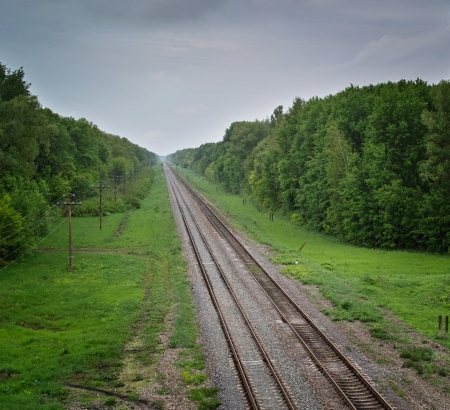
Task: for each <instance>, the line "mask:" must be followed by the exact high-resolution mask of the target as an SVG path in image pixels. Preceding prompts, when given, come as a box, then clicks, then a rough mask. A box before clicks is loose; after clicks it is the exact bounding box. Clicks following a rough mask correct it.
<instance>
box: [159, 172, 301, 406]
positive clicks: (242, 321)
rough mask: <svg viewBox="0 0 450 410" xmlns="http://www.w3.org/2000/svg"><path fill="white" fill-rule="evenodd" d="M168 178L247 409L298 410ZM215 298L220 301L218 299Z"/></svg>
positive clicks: (199, 229) (184, 204)
mask: <svg viewBox="0 0 450 410" xmlns="http://www.w3.org/2000/svg"><path fill="white" fill-rule="evenodd" d="M167 175H169V178H168V181H169V184H170V186H171V188H172V190H173V193H174V196H175V199H176V202H177V206H178V208H179V210H180V213H181V216H182V219H183V222H184V225H185V228H186V230H187V233H188V236H189V238H190V241H191V244H192V247H193V250H194V253H195V256H196V259H197V262H198V264H199V267H200V269H201V272H202V276H203V279H204V281H205V284H206V286H207V289H208V292H209V295H210V297H211V301H212V303H213V305H214V307H215V309H216V312H217V314H218V317H219V321H220V323H221V326H222V329H223V332H224V335H225V338H226V340H227V343H228V346H229V348H230V352H231V355H232V358H233V361H234V363H235V366H236V369H237V372H238V374H239V378H240V380H241V383H242V387H243V390H244V392H245V396H246V399H247V404H248V406H249V407H250V408H251V409H255V410H256V409H263V408H277V409H291V410H294V409H297V408H298V406H296V405H295V403H294V400H293V399H292V398H291V396H290V394H289V393H288V391H287V388H286V387H285V385H284V382H283V380H282V377H281V376H280V375H279V374H278V372H277V370H276V369H275V365H274V363H273V361H272V359H271V358H270V356H269V354H268V352H267V350H266V348H265V347H264V344H263V343H262V342H261V340H260V338H259V336H258V334H257V332H256V330H255V329H254V328H253V326H252V324H251V321H250V319H249V317H248V316H247V314H246V313H245V309H244V308H243V306H242V304H241V303H240V302H239V300H238V297H237V296H236V294H235V292H234V291H233V288H232V286H231V284H230V283H229V281H228V280H227V277H226V275H225V274H224V272H223V271H222V268H221V267H220V264H219V263H218V262H217V260H216V258H215V256H214V253H213V252H212V250H211V248H210V246H209V245H208V242H207V240H206V238H205V237H204V235H203V233H202V231H201V228H200V227H199V224H198V223H197V221H196V219H195V217H194V215H193V214H192V212H191V211H190V210H189V207H188V206H187V204H186V203H185V201H184V200H183V197H182V194H181V193H180V191H179V189H178V188H177V186H176V183H175V181H174V180H173V176H172V174H171V173H170V172H169V173H168V174H167ZM218 294H219V295H220V297H218V296H217V295H218ZM237 341H238V342H237ZM268 393H269V394H268Z"/></svg>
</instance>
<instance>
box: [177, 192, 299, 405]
mask: <svg viewBox="0 0 450 410" xmlns="http://www.w3.org/2000/svg"><path fill="white" fill-rule="evenodd" d="M174 186H175V184H173V185H172V184H171V187H172V190H173V192H174V196H175V200H176V202H177V205H178V208H179V209H180V212H181V214H182V218H183V222H184V224H185V227H186V230H187V231H188V235H189V238H190V240H191V244H192V246H193V248H194V252H195V255H196V258H197V261H198V263H199V266H200V268H201V271H202V276H203V278H204V280H205V283H206V285H207V288H208V292H209V294H210V296H211V299H212V301H213V304H214V307H215V308H216V310H217V312H218V315H219V319H220V322H221V325H222V327H223V328H224V329H225V332H224V333H225V334H226V338H227V341H228V344H229V346H230V350H231V351H232V354H233V358H235V359H236V360H235V361H236V362H237V363H238V365H237V367H238V370H239V374H240V376H241V378H242V377H243V379H244V383H243V384H244V388H245V390H246V394H247V396H248V398H249V402H250V403H251V405H252V408H254V409H259V407H258V404H257V400H256V397H255V395H254V393H253V391H252V389H251V384H250V383H249V380H248V378H247V375H246V374H245V370H244V367H243V365H242V362H241V360H240V358H239V355H238V353H237V351H236V348H235V346H234V342H233V340H232V337H231V333H230V331H229V329H228V326H227V324H226V321H225V318H224V316H223V313H222V310H221V308H220V306H219V303H218V300H217V298H216V296H215V292H214V289H213V286H212V284H211V281H210V279H209V277H208V275H207V273H206V270H205V269H204V267H203V264H202V262H201V257H200V255H199V252H198V248H197V246H196V245H195V242H194V239H193V236H192V231H191V229H190V228H189V226H188V224H187V220H186V216H185V214H184V210H183V209H182V207H181V205H180V202H179V200H178V197H177V195H176V193H175V190H174ZM177 189H178V187H177ZM178 190H179V189H178ZM179 195H180V197H182V195H181V193H180V192H179ZM183 201H184V200H183ZM185 206H186V209H187V210H188V212H189V214H190V216H191V219H192V222H193V223H194V225H195V226H196V228H197V231H198V233H199V235H200V236H201V238H202V240H203V243H204V245H205V246H206V248H207V250H208V252H209V254H210V256H211V258H212V260H213V261H214V264H215V265H216V267H217V269H218V271H219V272H220V274H221V278H222V280H223V282H224V283H225V286H226V287H227V289H228V291H229V292H230V295H231V296H232V298H233V300H234V302H235V303H236V306H237V307H238V309H239V312H240V313H241V315H242V317H243V319H244V322H245V324H246V325H247V327H248V329H249V331H250V333H251V335H252V337H253V340H254V341H255V343H256V345H257V346H258V349H259V352H260V353H261V355H262V357H263V359H264V362H265V363H266V365H267V367H268V368H269V370H270V372H271V374H272V376H273V378H274V379H275V382H276V384H277V385H278V387H279V389H280V391H281V394H282V396H283V398H284V400H285V402H286V404H287V406H288V408H289V409H290V410H295V409H296V406H295V405H294V403H293V401H292V399H291V397H290V395H289V393H288V392H287V390H286V388H285V387H284V384H283V382H282V380H281V377H280V375H279V374H278V372H277V371H276V369H275V367H274V365H273V363H272V360H271V359H270V357H269V355H268V353H267V352H266V349H265V348H264V346H263V344H262V342H261V340H260V339H259V337H258V335H257V334H256V332H255V330H254V329H253V326H252V325H251V321H250V319H249V317H248V316H247V314H246V313H245V311H244V308H243V306H242V304H241V303H240V302H239V300H238V298H237V296H236V294H235V292H234V291H233V289H232V287H231V284H230V282H229V281H228V279H227V278H226V275H225V273H224V272H223V270H222V268H221V267H220V265H219V263H218V261H217V259H216V257H215V256H214V253H213V251H212V249H211V248H210V246H209V244H208V242H207V240H206V238H205V237H204V235H203V233H202V231H201V229H200V227H199V225H198V223H197V221H196V220H195V217H194V216H193V214H192V212H191V211H190V210H189V207H188V206H187V204H186V203H185Z"/></svg>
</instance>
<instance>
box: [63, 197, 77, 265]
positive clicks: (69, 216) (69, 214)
mask: <svg viewBox="0 0 450 410" xmlns="http://www.w3.org/2000/svg"><path fill="white" fill-rule="evenodd" d="M74 200H75V195H74V194H69V195H68V197H67V202H64V203H63V205H67V219H68V221H69V269H70V270H73V246H72V206H74V205H81V202H79V203H78V204H76V203H75V201H74ZM58 205H59V202H58Z"/></svg>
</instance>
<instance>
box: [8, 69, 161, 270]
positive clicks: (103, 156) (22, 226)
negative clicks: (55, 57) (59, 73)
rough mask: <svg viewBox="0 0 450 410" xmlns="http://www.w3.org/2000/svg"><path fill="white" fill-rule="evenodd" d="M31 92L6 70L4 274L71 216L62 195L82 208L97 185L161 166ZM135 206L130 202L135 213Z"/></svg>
mask: <svg viewBox="0 0 450 410" xmlns="http://www.w3.org/2000/svg"><path fill="white" fill-rule="evenodd" d="M30 85H31V84H29V83H28V82H26V81H25V73H24V70H23V69H22V68H19V69H17V70H11V69H10V68H8V67H7V66H6V65H4V64H2V63H0V268H1V267H2V266H5V265H6V264H7V263H8V262H10V261H14V260H17V259H18V258H20V257H21V255H23V254H24V253H26V252H28V251H29V250H30V249H31V248H32V247H33V246H35V245H36V244H37V243H38V242H39V240H40V238H42V237H44V236H45V235H47V234H48V232H49V227H50V225H51V222H52V221H54V219H55V217H59V216H60V215H61V214H62V212H63V211H65V209H63V206H62V205H61V204H63V203H64V201H66V198H67V197H65V196H64V195H68V194H73V195H75V200H76V201H81V200H83V199H85V198H87V197H89V196H91V195H93V190H92V186H93V185H94V184H98V181H99V180H106V181H107V180H108V179H111V178H116V180H118V178H119V177H120V176H124V175H126V173H127V172H129V171H136V170H137V169H138V168H139V167H141V166H144V165H147V166H148V165H152V164H153V163H155V162H156V160H157V156H156V155H155V154H154V153H152V152H150V151H148V150H146V149H144V148H141V147H139V146H138V145H136V144H133V143H131V142H130V141H129V140H127V139H126V138H120V137H118V136H116V135H111V134H108V133H106V132H103V131H101V130H100V129H99V128H98V127H97V126H96V125H95V124H93V123H91V122H89V121H88V120H86V119H84V118H81V119H78V120H76V119H74V118H71V117H69V118H67V117H62V116H60V115H58V114H56V113H54V112H52V111H51V110H50V109H49V108H43V107H42V106H41V104H40V103H39V100H38V98H37V96H35V95H32V94H31V93H30ZM126 201H127V198H125V202H126ZM135 204H136V201H135V200H134V199H133V198H128V205H129V206H130V207H132V206H133V205H135ZM120 211H123V209H121V210H120Z"/></svg>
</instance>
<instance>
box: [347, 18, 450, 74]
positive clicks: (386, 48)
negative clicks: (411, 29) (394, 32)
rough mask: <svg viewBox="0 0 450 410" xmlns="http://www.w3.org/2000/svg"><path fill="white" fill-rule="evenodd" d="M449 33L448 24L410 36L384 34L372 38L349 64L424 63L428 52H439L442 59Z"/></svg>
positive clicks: (446, 52) (446, 53)
mask: <svg viewBox="0 0 450 410" xmlns="http://www.w3.org/2000/svg"><path fill="white" fill-rule="evenodd" d="M449 34H450V26H447V27H444V28H442V29H439V30H434V31H432V32H428V33H425V34H421V35H416V36H411V37H400V36H389V35H384V36H382V37H381V38H379V39H378V40H372V41H370V42H369V44H367V45H366V46H364V48H363V49H362V50H361V51H360V52H359V53H358V54H357V55H356V57H355V58H354V59H353V60H352V61H350V62H349V65H360V64H364V65H365V64H368V63H374V64H376V65H377V66H380V65H381V64H383V63H384V64H392V63H395V62H399V61H402V60H405V59H409V60H410V61H414V60H416V58H419V59H421V60H422V61H423V62H424V63H426V60H427V58H426V57H425V56H427V55H429V54H430V53H431V54H433V53H436V55H438V54H440V55H441V58H442V59H443V60H447V61H448V59H449V52H448V48H447V46H446V43H447V39H448V37H449Z"/></svg>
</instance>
